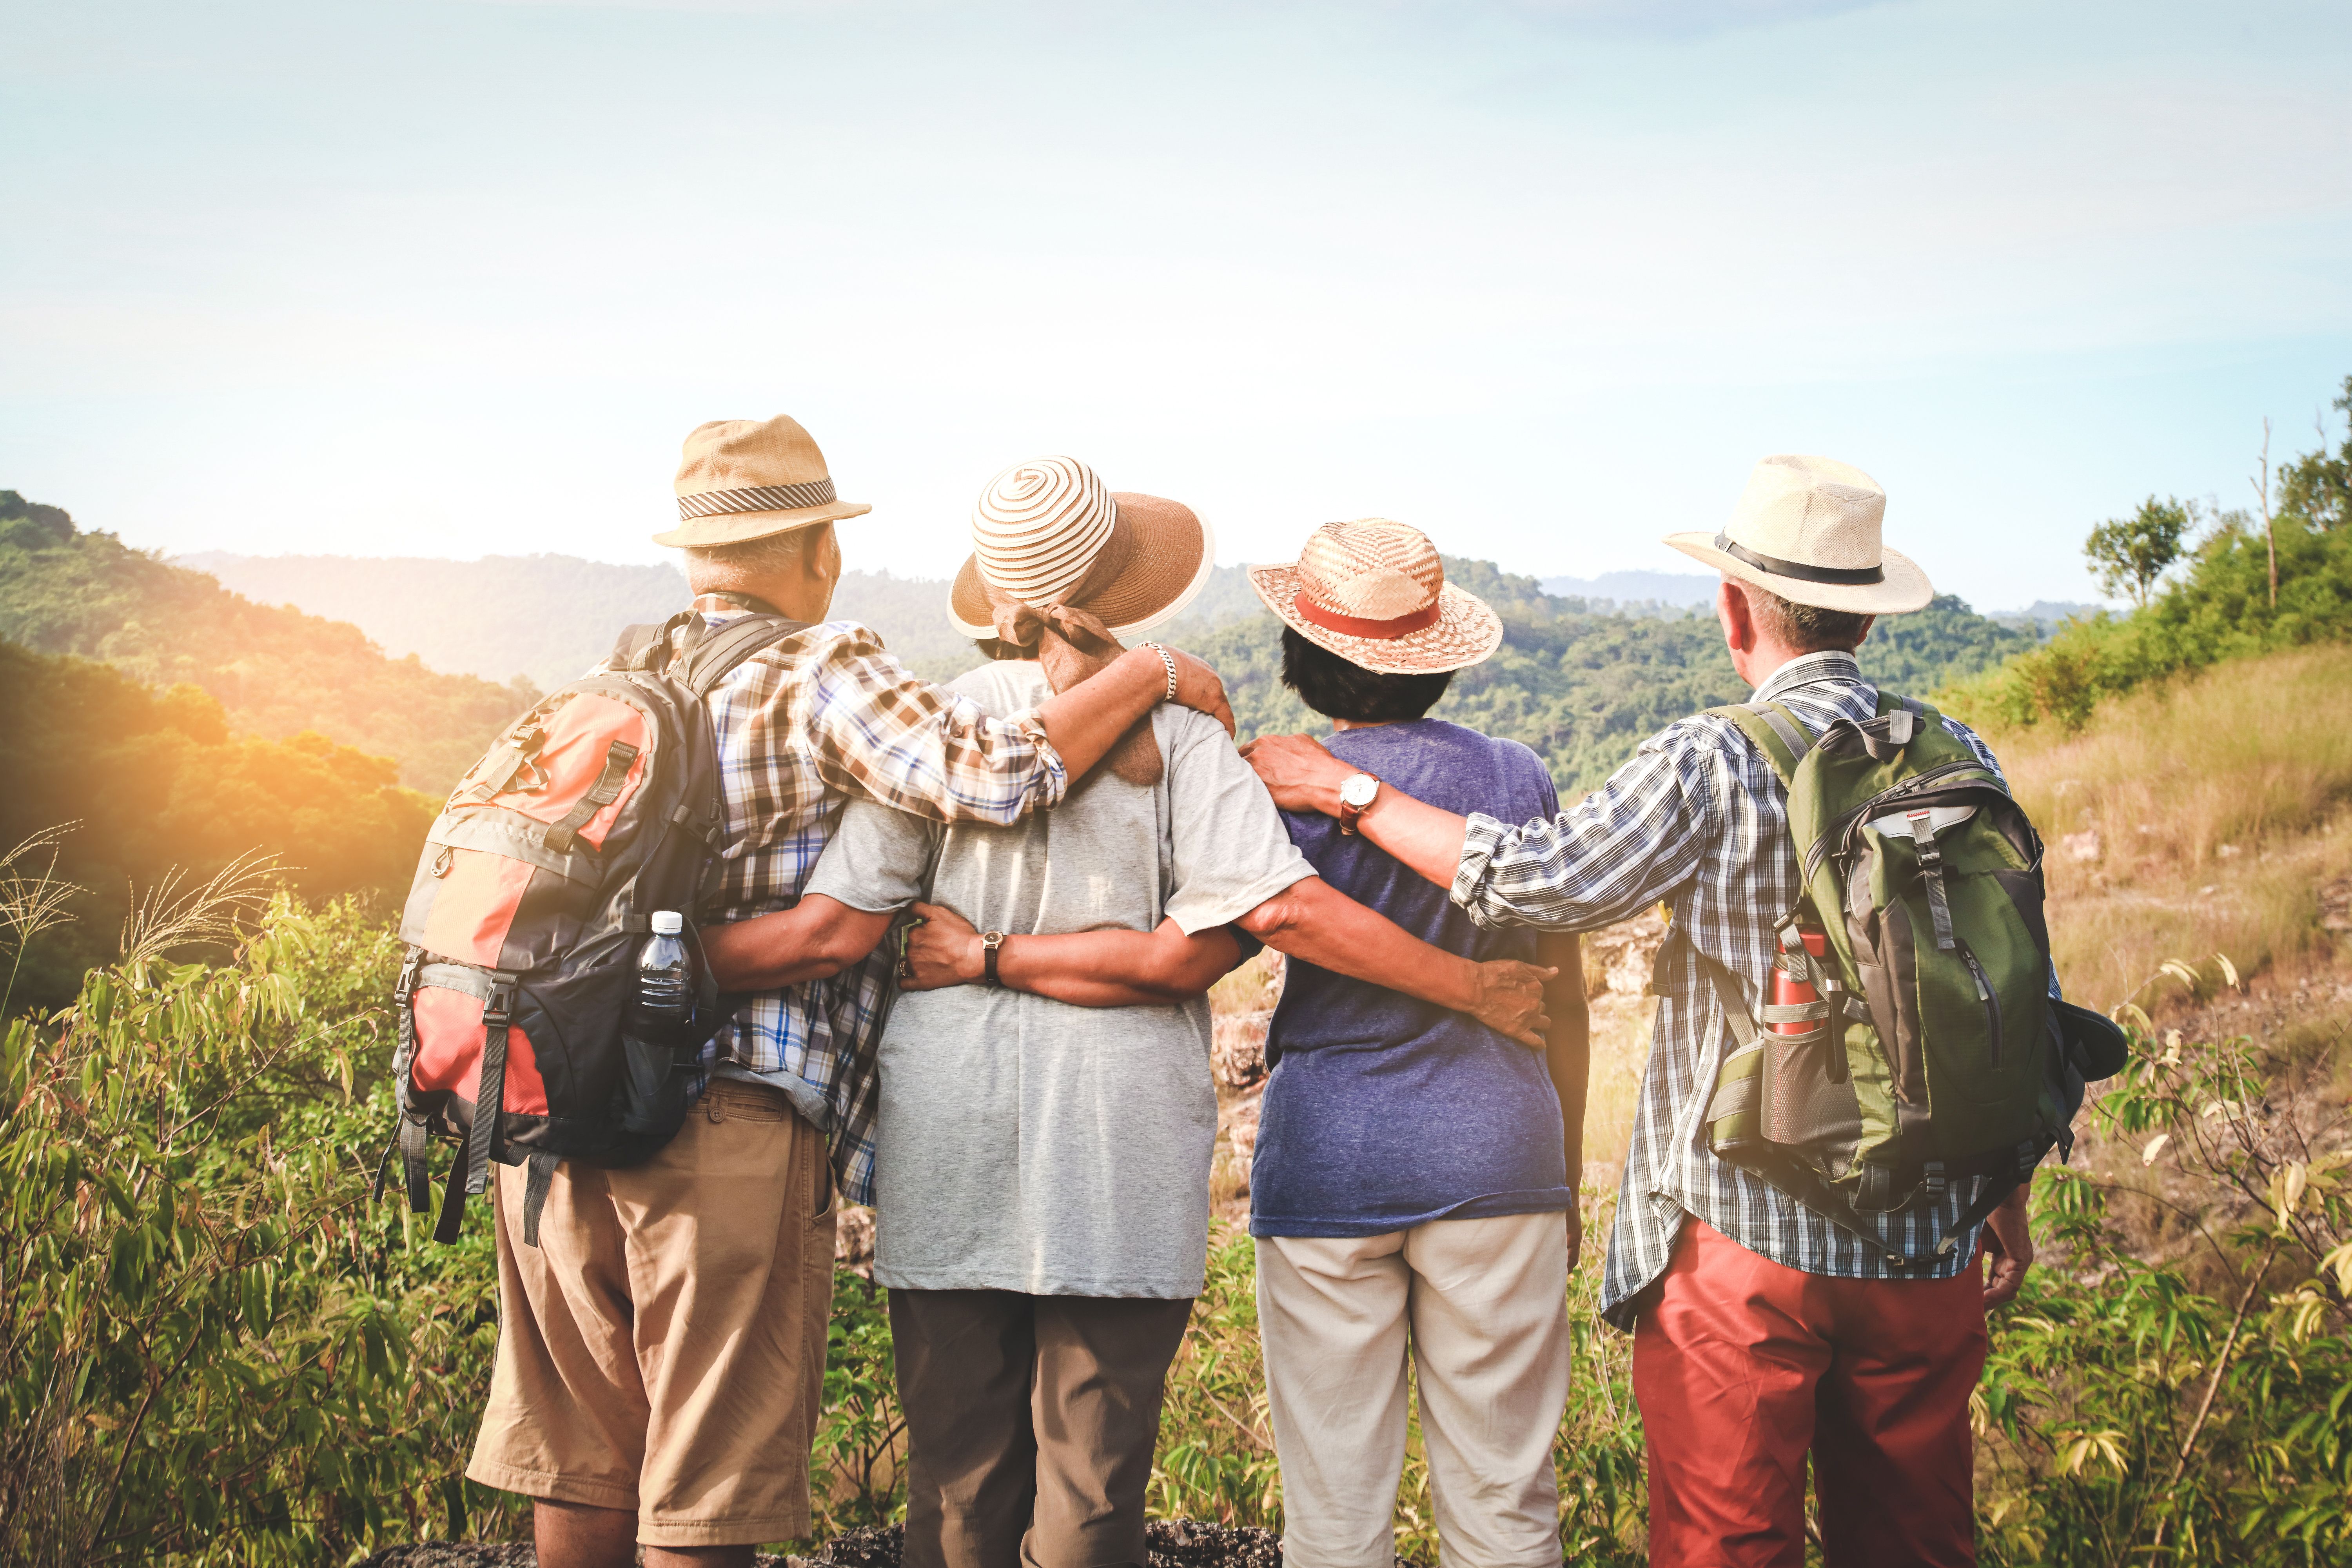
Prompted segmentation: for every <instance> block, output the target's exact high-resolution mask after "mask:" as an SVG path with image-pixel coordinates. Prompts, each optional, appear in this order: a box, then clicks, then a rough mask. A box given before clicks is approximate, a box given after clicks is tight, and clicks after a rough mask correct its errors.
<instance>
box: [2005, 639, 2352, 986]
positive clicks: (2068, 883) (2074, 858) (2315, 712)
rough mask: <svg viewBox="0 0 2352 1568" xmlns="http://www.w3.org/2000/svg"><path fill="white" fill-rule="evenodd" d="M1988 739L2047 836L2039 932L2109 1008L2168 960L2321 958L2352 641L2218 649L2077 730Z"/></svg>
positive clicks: (2341, 862)
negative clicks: (2198, 669) (2250, 652)
mask: <svg viewBox="0 0 2352 1568" xmlns="http://www.w3.org/2000/svg"><path fill="white" fill-rule="evenodd" d="M1990 739H1991V740H1992V741H1993V743H1994V745H1995V746H1996V748H1997V749H1998V750H1999V751H2000V755H2001V761H2002V763H2003V764H2004V765H2005V766H2006V767H2007V769H2008V771H2009V774H2010V779H2011V784H2012V786H2013V787H2014V788H2015V789H2016V791H2017V795H2018V798H2019V799H2020V800H2021V801H2022V802H2023V803H2024V805H2025V807H2026V810H2027V811H2028V812H2029V813H2030V814H2031V815H2032V817H2033V820H2034V821H2035V822H2036V823H2037V824H2038V825H2040V826H2041V828H2042V833H2043V835H2044V837H2046V838H2047V839H2048V840H2049V846H2050V856H2049V860H2048V870H2049V880H2050V892H2051V910H2050V916H2051V922H2050V923H2051V940H2052V942H2053V944H2054V946H2055V948H2056V956H2057V960H2058V966H2059V969H2058V972H2059V975H2060V977H2061V978H2062V979H2063V981H2064V982H2065V983H2066V985H2067V987H2068V989H2069V990H2070V991H2071V992H2073V993H2074V994H2076V995H2077V996H2079V997H2080V998H2081V999H2082V1000H2084V1001H2085V1002H2086V1003H2090V1004H2093V1005H2098V1006H2101V1007H2110V1006H2113V1005H2116V1004H2117V1003H2119V1002H2121V1001H2123V1000H2125V999H2126V997H2129V996H2131V995H2132V994H2134V993H2135V992H2138V991H2140V990H2141V987H2142V985H2143V983H2144V982H2146V981H2147V977H2148V976H2149V975H2151V974H2153V973H2156V972H2157V970H2158V966H2159V965H2160V964H2161V963H2163V962H2164V960H2166V959H2168V958H2174V957H2181V958H2190V959H2204V958H2207V957H2209V956H2210V954H2213V953H2216V952H2221V953H2227V954H2228V955H2229V957H2230V959H2231V962H2232V963H2234V964H2235V965H2236V966H2237V967H2238V969H2239V970H2240V971H2241V972H2242V973H2250V974H2251V973H2258V972H2262V971H2264V970H2276V971H2278V972H2279V973H2281V974H2282V975H2293V974H2296V973H2302V972H2303V971H2304V970H2305V969H2306V968H2307V967H2309V966H2311V965H2313V964H2321V965H2325V964H2326V963H2327V962H2328V958H2329V953H2330V950H2331V943H2330V942H2329V940H2328V933H2327V932H2326V931H2324V930H2323V929H2322V924H2321V910H2320V896H2319V890H2320V889H2322V888H2324V887H2326V886H2327V885H2329V884H2330V883H2332V882H2335V881H2336V880H2337V879H2341V878H2343V877H2344V876H2346V875H2347V871H2352V813H2347V811H2346V810H2345V806H2346V805H2347V802H2352V649H2347V648H2343V647H2326V648H2311V649H2301V650H2297V651H2294V652H2291V653H2282V654H2273V655H2270V656H2268V657H2265V658H2253V659H2244V660H2241V661H2238V662H2235V663H2231V664H2226V665H2222V666H2220V667H2218V668H2214V669H2212V670H2210V671H2208V672H2206V673H2205V674H2204V675H2202V676H2200V677H2199V678H2197V679H2193V680H2188V681H2182V682H2176V683H2172V684H2168V685H2167V686H2166V687H2164V688H2162V689H2156V690H2149V691H2145V692H2141V693H2137V694H2136V695H2134V696H2131V697H2127V698H2125V699H2123V700H2118V701H2116V702H2112V703H2109V704H2106V705H2105V706H2103V707H2102V708H2101V709H2100V710H2099V712H2098V715H2097V717H2096V718H2095V719H2094V720H2093V721H2092V724H2091V727H2090V728H2089V729H2087V730H2085V731H2083V732H2082V733H2080V734H2077V735H2074V736H2071V737H2070V736H2063V735H2059V734H2057V733H2055V732H2053V731H2046V730H2028V731H2015V732H2011V733H2009V734H1995V735H1993V736H1991V737H1990ZM2183 994H2185V988H2182V987H2178V986H2169V985H2167V984H2159V985H2158V986H2155V987H2152V988H2150V989H2149V991H2148V992H2147V993H2146V994H2143V995H2142V997H2141V1000H2142V1002H2143V1005H2145V1004H2146V1003H2147V1002H2148V1001H2151V1000H2153V1001H2155V1002H2157V1003H2158V1004H2159V1005H2162V1004H2167V1003H2170V1002H2177V1001H2178V1000H2179V998H2180V997H2181V996H2182V995H2183Z"/></svg>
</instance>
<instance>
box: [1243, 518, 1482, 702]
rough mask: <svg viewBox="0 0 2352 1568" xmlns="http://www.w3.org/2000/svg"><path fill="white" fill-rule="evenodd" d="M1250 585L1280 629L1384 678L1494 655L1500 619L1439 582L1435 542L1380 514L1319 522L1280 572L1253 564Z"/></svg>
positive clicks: (1432, 670)
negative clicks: (1277, 618)
mask: <svg viewBox="0 0 2352 1568" xmlns="http://www.w3.org/2000/svg"><path fill="white" fill-rule="evenodd" d="M1249 575H1250V586H1251V587H1253V588H1255V589H1256V590H1257V596H1258V597H1259V598H1261V599H1263V600H1265V607H1266V608H1267V609H1269V610H1272V611H1273V612H1274V613H1275V614H1276V615H1277V616H1281V617H1282V619H1283V622H1284V624H1285V625H1286V626H1289V627H1290V629H1291V630H1293V631H1295V632H1297V634H1298V635H1299V636H1300V637H1305V638H1306V639H1307V641H1308V642H1311V643H1313V644H1315V645H1316V646H1317V647H1323V648H1328V649H1329V650H1330V651H1331V652H1333V653H1336V654H1338V655H1339V657H1340V658H1344V659H1346V660H1347V661H1348V662H1349V663H1350V664H1354V665H1358V666H1360V667H1361V668H1365V669H1370V670H1376V671H1378V672H1380V673H1381V674H1383V675H1434V674H1436V673H1438V672H1439V671H1441V670H1448V669H1461V668H1465V667H1467V666H1469V665H1474V664H1476V663H1478V662H1479V661H1480V660H1482V659H1484V658H1486V657H1487V656H1488V655H1489V654H1492V653H1493V652H1494V651H1495V649H1496V647H1497V646H1498V645H1499V644H1500V643H1501V642H1502V640H1503V622H1502V619H1501V617H1499V616H1496V614H1495V612H1494V611H1493V610H1492V609H1491V608H1489V607H1488V605H1487V604H1486V600H1484V599H1481V598H1480V597H1478V596H1477V595H1475V594H1466V593H1465V592H1463V591H1462V590H1461V589H1459V588H1457V587H1455V586H1454V585H1453V584H1451V583H1448V582H1447V581H1446V580H1445V563H1444V562H1442V561H1440V560H1439V559H1438V558H1437V546H1435V545H1434V544H1432V543H1431V542H1429V536H1428V535H1427V534H1425V533H1423V532H1422V531H1421V530H1419V529H1417V528H1408V527H1406V526H1405V525H1404V524H1403V523H1402V522H1391V521H1388V520H1387V519H1386V518H1380V517H1367V518H1362V519H1360V520H1358V521H1354V522H1327V523H1325V524H1324V525H1323V526H1322V527H1320V528H1318V529H1317V530H1316V531H1314V532H1313V533H1311V534H1309V535H1307V548H1306V549H1304V550H1302V551H1300V552H1298V559H1297V561H1296V562H1294V563H1291V564H1290V565H1287V566H1253V567H1251V568H1250V569H1249Z"/></svg>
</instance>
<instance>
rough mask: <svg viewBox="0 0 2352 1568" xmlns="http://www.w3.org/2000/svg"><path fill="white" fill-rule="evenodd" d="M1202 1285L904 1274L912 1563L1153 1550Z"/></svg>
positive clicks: (896, 1300) (916, 1566) (980, 1564)
mask: <svg viewBox="0 0 2352 1568" xmlns="http://www.w3.org/2000/svg"><path fill="white" fill-rule="evenodd" d="M1191 1316H1192V1302H1191V1301H1189V1300H1181V1301H1167V1300H1146V1299H1139V1298H1131V1297H1102V1296H1024V1295H1022V1294H1020V1293H1019V1292H1017V1291H1012V1290H893V1291H891V1292H890V1333H891V1337H892V1339H893V1340H894V1341H895V1342H896V1343H897V1347H898V1398H899V1401H900V1403H901V1404H902V1405H904V1406H905V1407H906V1412H907V1547H906V1560H905V1562H906V1568H1013V1564H1014V1563H1026V1564H1029V1565H1030V1568H1112V1565H1114V1564H1118V1563H1142V1561H1143V1502H1144V1490H1145V1489H1146V1487H1147V1486H1148V1485H1149V1483H1150V1479H1151V1450H1152V1447H1153V1446H1154V1444H1155V1443H1156V1442H1157V1441H1158V1440H1159V1436H1160V1395H1161V1391H1162V1388H1163V1385H1164V1384H1165V1383H1166V1380H1167V1377H1168V1366H1169V1363H1171V1362H1172V1361H1174V1360H1175V1359H1176V1347H1177V1345H1178V1344H1179V1343H1180V1342H1181V1341H1182V1340H1183V1337H1184V1324H1185V1321H1186V1320H1188V1319H1189V1318H1190V1317H1191Z"/></svg>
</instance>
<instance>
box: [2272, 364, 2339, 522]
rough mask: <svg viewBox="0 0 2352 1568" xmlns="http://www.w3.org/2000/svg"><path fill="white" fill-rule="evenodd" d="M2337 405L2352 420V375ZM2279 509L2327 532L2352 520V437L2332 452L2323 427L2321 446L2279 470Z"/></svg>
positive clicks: (2321, 430) (2320, 435) (2337, 399)
mask: <svg viewBox="0 0 2352 1568" xmlns="http://www.w3.org/2000/svg"><path fill="white" fill-rule="evenodd" d="M2334 406H2335V408H2336V411H2337V412H2338V413H2340V414H2343V415H2345V416H2347V419H2352V375H2347V376H2346V377H2345V378H2344V391H2343V392H2342V394H2340V395H2338V396H2337V397H2336V402H2335V405H2334ZM2279 510H2281V511H2282V512H2284V513H2285V514H2287V515H2288V516H2290V517H2296V518H2301V519H2302V520H2303V521H2305V522H2306V523H2308V524H2309V525H2310V526H2312V527H2313V528H2315V529H2319V530H2321V531H2326V530H2330V529H2340V528H2342V527H2344V526H2345V525H2346V524H2347V523H2352V437H2347V439H2346V440H2344V441H2343V442H2341V443H2339V444H2338V445H2337V447H2336V449H2335V450H2334V451H2332V452H2331V451H2329V450H2328V448H2327V431H2326V426H2322V427H2321V429H2320V432H2319V447H2318V449H2317V450H2315V451H2312V452H2307V453H2305V455H2304V456H2302V457H2301V458H2296V459H2295V460H2294V462H2292V463H2289V464H2287V465H2286V467H2284V468H2282V469H2280V470H2279Z"/></svg>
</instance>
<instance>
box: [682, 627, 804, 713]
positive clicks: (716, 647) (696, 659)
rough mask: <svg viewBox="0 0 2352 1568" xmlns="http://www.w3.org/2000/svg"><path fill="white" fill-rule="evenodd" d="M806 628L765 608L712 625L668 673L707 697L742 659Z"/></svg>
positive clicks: (684, 651) (691, 689)
mask: <svg viewBox="0 0 2352 1568" xmlns="http://www.w3.org/2000/svg"><path fill="white" fill-rule="evenodd" d="M808 628H809V623H808V622H806V621H795V620H793V619H791V618H789V617H788V616H779V615H773V614H770V613H768V612H765V611H762V612H760V613H758V614H756V615H749V616H736V617H735V618H734V619H733V620H731V621H726V622H722V623H721V624H720V625H719V626H713V627H711V628H710V631H709V635H708V636H706V637H702V638H701V639H699V641H698V643H697V644H696V646H695V647H692V648H690V649H685V650H682V651H681V653H680V656H679V660H678V662H677V664H676V665H675V666H673V668H672V670H671V673H672V674H674V675H675V676H676V677H677V679H678V680H679V681H680V682H681V683H683V684H684V685H685V687H686V689H688V690H689V691H691V692H693V693H694V694H695V695H696V696H697V697H699V698H706V699H707V698H708V697H709V695H710V693H711V692H712V691H713V690H715V689H717V688H718V685H719V682H720V681H722V680H724V679H727V677H728V676H729V675H730V674H731V673H733V671H734V669H735V668H736V666H738V665H740V664H741V663H742V662H743V661H744V660H745V659H747V658H751V656H752V655H753V654H755V653H758V652H760V651H761V649H763V648H769V647H774V646H775V645H776V644H778V643H780V642H782V641H783V640H784V639H785V638H786V637H792V636H793V635H794V634H795V633H798V632H804V631H806V630H808Z"/></svg>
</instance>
